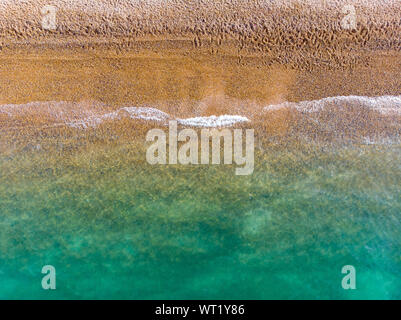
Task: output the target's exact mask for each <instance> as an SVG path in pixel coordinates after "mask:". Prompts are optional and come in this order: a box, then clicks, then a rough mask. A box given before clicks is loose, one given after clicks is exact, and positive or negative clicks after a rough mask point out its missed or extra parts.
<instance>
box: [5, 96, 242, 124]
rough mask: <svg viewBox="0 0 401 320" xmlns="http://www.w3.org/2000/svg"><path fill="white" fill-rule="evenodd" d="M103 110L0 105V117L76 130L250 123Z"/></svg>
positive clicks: (81, 106)
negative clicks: (119, 123) (130, 123)
mask: <svg viewBox="0 0 401 320" xmlns="http://www.w3.org/2000/svg"><path fill="white" fill-rule="evenodd" d="M104 108H105V105H104V104H101V103H100V104H97V103H84V102H81V103H73V102H55V101H52V102H30V103H26V104H21V105H13V104H8V105H2V106H0V115H1V114H4V115H6V116H7V117H11V118H12V117H16V116H28V117H29V115H35V114H36V115H38V114H41V115H43V116H44V118H47V119H48V120H50V122H51V124H52V126H59V125H67V126H69V127H73V128H79V129H86V128H89V127H96V126H98V125H100V124H101V123H103V122H104V121H107V120H122V119H124V118H125V119H126V118H130V119H137V120H144V121H154V122H159V123H161V124H163V125H167V124H168V121H171V120H175V121H177V123H179V124H181V125H183V126H191V127H228V126H233V125H235V124H237V123H241V122H248V121H250V120H249V119H248V118H246V117H244V116H240V115H219V116H215V115H212V116H205V117H192V118H174V117H172V116H171V115H169V114H167V113H165V112H163V111H161V110H159V109H156V108H152V107H123V108H120V109H118V110H116V111H112V112H106V113H102V111H101V110H99V109H104ZM59 121H63V122H59Z"/></svg>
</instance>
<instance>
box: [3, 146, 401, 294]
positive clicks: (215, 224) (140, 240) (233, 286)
mask: <svg viewBox="0 0 401 320" xmlns="http://www.w3.org/2000/svg"><path fill="white" fill-rule="evenodd" d="M307 150H308V151H306V149H302V148H293V147H291V146H280V147H277V146H276V147H274V148H273V147H272V148H271V149H266V150H263V151H262V150H258V151H257V153H256V155H255V157H256V167H255V172H254V173H253V174H252V175H250V176H235V175H234V169H233V168H232V167H227V166H203V167H202V166H150V165H148V164H147V163H146V162H145V161H144V154H143V153H141V152H139V151H138V150H136V149H135V148H134V147H133V146H130V145H121V146H117V147H112V146H109V145H105V146H102V147H98V148H97V149H96V150H95V151H91V152H88V151H87V150H78V151H72V152H65V153H57V152H55V151H54V155H53V154H50V151H43V150H39V151H38V150H36V151H26V152H21V153H19V154H18V155H15V156H14V157H5V156H1V160H0V169H1V171H0V213H1V214H0V228H1V232H0V281H1V284H2V285H1V286H0V298H2V299H30V298H39V299H84V298H90V299H101V298H110V299H206V298H207V299H215V298H216V299H304V298H312V299H359V298H367V299H376V298H378V299H395V298H398V299H399V298H401V251H400V247H401V234H400V227H401V222H400V221H401V188H400V182H401V170H400V163H401V162H400V160H401V148H400V147H399V146H397V145H392V146H374V145H371V146H349V147H341V148H334V149H324V148H321V147H318V146H309V148H308V149H307ZM52 152H53V151H52ZM49 264H50V265H53V266H54V267H55V268H56V272H57V289H56V290H53V291H51V290H50V291H46V290H43V289H42V288H41V280H42V277H43V275H42V274H41V269H42V267H43V266H44V265H49ZM344 265H353V266H354V267H355V269H356V286H357V289H356V290H344V289H342V287H341V280H342V278H343V276H344V275H343V274H341V268H342V267H343V266H344Z"/></svg>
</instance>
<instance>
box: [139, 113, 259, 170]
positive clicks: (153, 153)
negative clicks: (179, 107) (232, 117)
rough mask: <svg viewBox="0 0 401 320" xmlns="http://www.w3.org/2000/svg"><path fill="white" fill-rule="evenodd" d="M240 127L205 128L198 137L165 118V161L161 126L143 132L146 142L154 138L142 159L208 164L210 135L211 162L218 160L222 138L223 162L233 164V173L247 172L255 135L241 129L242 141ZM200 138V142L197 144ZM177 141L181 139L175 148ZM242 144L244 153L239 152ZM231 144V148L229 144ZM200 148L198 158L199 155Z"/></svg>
mask: <svg viewBox="0 0 401 320" xmlns="http://www.w3.org/2000/svg"><path fill="white" fill-rule="evenodd" d="M242 133H243V130H242V129H233V130H232V129H227V128H225V129H221V130H218V129H216V128H213V129H209V128H204V129H202V130H201V133H200V139H199V137H198V133H197V131H196V130H194V129H190V128H186V129H182V130H180V131H179V132H178V130H177V121H175V120H172V121H169V130H168V163H167V136H166V133H165V132H164V130H162V129H151V130H149V131H148V132H147V134H146V141H147V142H154V143H153V144H151V145H150V146H149V147H148V148H147V151H146V160H147V162H148V163H149V164H151V165H155V164H177V163H180V164H183V165H188V164H195V165H198V164H209V163H210V139H211V140H212V152H211V164H214V165H217V164H221V154H220V153H221V138H223V141H224V145H223V155H224V162H223V163H224V164H233V160H234V162H235V164H236V165H237V166H242V165H243V167H239V168H236V169H235V174H236V175H250V174H252V173H253V170H254V158H255V157H254V150H255V136H254V130H253V129H246V130H245V143H244V141H243V134H242ZM199 140H200V145H199ZM178 142H182V144H181V146H180V148H178ZM243 144H245V155H243ZM233 146H234V148H233ZM199 149H200V159H199Z"/></svg>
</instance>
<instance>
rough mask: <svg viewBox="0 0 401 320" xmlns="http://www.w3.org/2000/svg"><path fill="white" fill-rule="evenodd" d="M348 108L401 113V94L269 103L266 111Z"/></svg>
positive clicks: (314, 110)
mask: <svg viewBox="0 0 401 320" xmlns="http://www.w3.org/2000/svg"><path fill="white" fill-rule="evenodd" d="M333 106H334V107H338V108H346V107H349V106H360V107H363V108H368V109H371V110H375V111H378V112H380V113H381V114H383V115H400V114H401V96H379V97H367V96H337V97H328V98H323V99H320V100H311V101H301V102H283V103H280V104H274V105H268V106H266V107H264V108H263V110H264V111H268V112H269V111H275V110H280V109H284V108H293V109H296V110H297V111H300V112H311V113H312V112H319V111H322V110H324V109H326V108H327V107H333Z"/></svg>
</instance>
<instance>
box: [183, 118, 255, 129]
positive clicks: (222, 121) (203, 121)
mask: <svg viewBox="0 0 401 320" xmlns="http://www.w3.org/2000/svg"><path fill="white" fill-rule="evenodd" d="M248 121H249V119H248V118H246V117H243V116H237V115H221V116H209V117H195V118H187V119H177V122H178V123H180V124H182V125H186V126H193V127H227V126H232V125H234V124H236V123H240V122H248Z"/></svg>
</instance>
